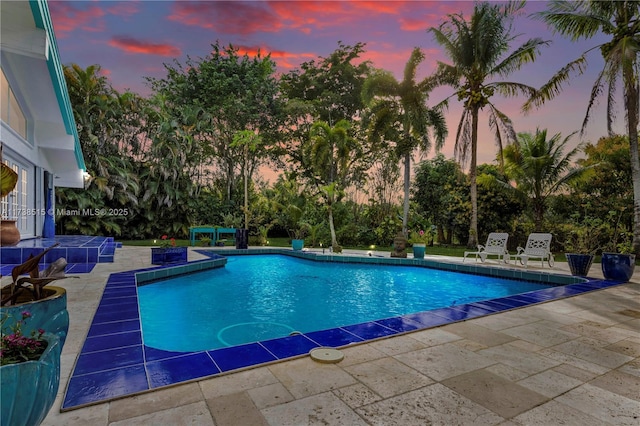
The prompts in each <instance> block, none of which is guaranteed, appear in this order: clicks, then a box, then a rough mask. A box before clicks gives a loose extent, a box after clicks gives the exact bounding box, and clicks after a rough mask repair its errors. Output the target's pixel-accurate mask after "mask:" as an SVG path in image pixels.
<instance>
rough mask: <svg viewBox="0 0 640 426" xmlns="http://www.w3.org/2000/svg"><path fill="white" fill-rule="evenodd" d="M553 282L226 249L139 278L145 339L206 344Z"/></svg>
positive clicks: (175, 347)
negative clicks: (216, 262) (225, 254)
mask: <svg viewBox="0 0 640 426" xmlns="http://www.w3.org/2000/svg"><path fill="white" fill-rule="evenodd" d="M547 287H549V286H548V285H544V284H539V283H533V282H527V281H518V280H510V279H500V278H495V277H487V276H479V275H472V274H462V273H455V272H448V271H441V270H436V269H427V268H421V267H415V266H395V265H393V266H392V265H373V264H355V263H339V264H337V263H327V262H314V261H311V260H306V259H299V258H294V257H289V256H283V255H252V256H230V257H229V260H228V262H227V265H226V267H224V268H218V269H213V270H208V271H205V272H200V273H195V274H190V275H186V276H180V277H175V278H171V279H167V280H162V281H156V282H153V283H151V284H148V285H143V286H140V287H139V288H138V297H139V304H140V317H141V322H142V333H143V338H144V343H145V345H147V346H150V347H154V348H157V349H162V350H168V351H181V352H188V351H201V350H208V349H217V348H223V347H227V346H235V345H239V344H243V343H249V342H255V341H260V340H266V339H272V338H276V337H282V336H287V335H289V334H290V333H292V332H296V331H298V332H302V333H308V332H311V331H317V330H324V329H328V328H334V327H340V326H345V325H350V324H357V323H362V322H365V321H371V320H377V319H382V318H388V317H394V316H399V315H404V314H409V313H415V312H422V311H427V310H431V309H436V308H442V307H447V306H454V305H459V304H464V303H470V302H475V301H481V300H487V299H495V298H499V297H503V296H509V295H514V294H519V293H524V292H528V291H533V290H539V289H542V288H547Z"/></svg>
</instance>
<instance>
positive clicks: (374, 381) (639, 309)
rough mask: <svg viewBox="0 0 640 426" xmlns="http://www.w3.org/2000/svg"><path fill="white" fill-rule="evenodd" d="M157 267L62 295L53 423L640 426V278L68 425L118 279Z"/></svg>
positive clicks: (211, 382) (103, 267) (121, 402)
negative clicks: (79, 364)
mask: <svg viewBox="0 0 640 426" xmlns="http://www.w3.org/2000/svg"><path fill="white" fill-rule="evenodd" d="M193 250H194V249H193V248H190V253H189V259H190V260H195V259H198V258H200V257H201V255H200V254H198V253H196V252H195V251H193ZM345 255H349V253H345ZM442 259H443V260H446V261H452V262H461V261H462V259H457V258H442ZM150 261H151V259H150V250H149V249H148V248H140V247H123V248H121V249H118V250H117V251H116V254H115V259H114V263H103V264H98V265H96V267H95V268H94V269H93V271H92V272H91V273H90V274H84V275H81V279H80V280H78V279H75V280H64V281H60V282H59V283H58V284H57V285H59V286H62V287H65V288H66V289H67V292H68V309H69V314H70V318H71V325H70V330H69V335H68V338H67V342H66V343H65V346H64V350H63V356H62V374H61V383H60V390H59V394H58V398H57V401H56V403H55V404H54V407H53V408H52V410H51V412H50V413H49V415H48V416H47V418H46V419H45V421H44V423H43V424H44V425H84V424H91V425H94V426H97V425H183V424H194V425H219V426H220V425H242V426H244V425H267V424H270V425H307V424H325V425H427V424H442V425H456V424H457V425H484V424H486V425H494V424H500V425H556V424H575V425H609V424H611V425H638V424H639V423H640V284H639V283H640V273H639V272H636V274H635V275H634V277H633V279H632V282H631V283H629V284H625V285H622V286H617V287H613V288H609V289H605V290H600V291H595V292H591V293H588V294H584V295H580V296H575V297H569V298H565V299H562V300H557V301H552V302H547V303H542V304H538V305H535V306H530V307H526V308H522V309H517V310H513V311H508V312H505V313H500V314H494V315H490V316H486V317H483V318H477V319H472V320H468V321H465V322H459V323H455V324H450V325H446V326H441V327H437V328H432V329H428V330H423V331H417V332H413V333H409V334H405V335H401V336H398V337H391V338H387V339H382V340H377V341H373V342H370V343H365V344H360V345H355V346H352V347H349V348H346V349H342V351H343V353H344V355H345V359H344V360H343V361H342V362H340V363H338V364H320V363H317V362H314V361H312V360H311V359H310V358H309V357H308V356H305V357H303V358H299V359H295V360H292V361H284V362H280V363H275V364H270V365H268V366H263V367H257V368H252V369H248V370H244V371H240V372H236V373H230V374H226V375H221V376H216V377H214V378H209V379H204V380H199V381H194V382H190V383H186V384H181V385H176V386H173V387H170V388H165V389H160V390H156V391H152V392H148V393H143V394H140V395H136V396H131V397H126V398H122V399H118V400H115V401H111V402H107V403H102V404H98V405H92V406H89V407H85V408H80V409H76V410H73V411H68V412H64V413H61V412H60V411H59V410H60V406H61V403H62V397H63V395H64V391H65V389H66V386H67V382H68V380H69V376H70V375H71V371H72V369H73V366H74V363H75V362H76V358H77V356H78V353H79V352H80V349H81V347H82V345H83V343H84V341H85V337H86V336H87V332H88V328H89V325H90V323H91V320H92V318H93V315H94V313H95V311H96V307H97V305H98V302H99V301H100V298H101V296H102V291H103V289H104V286H105V283H106V281H107V278H108V277H109V274H110V273H113V272H121V271H126V270H132V269H140V268H145V267H149V266H150V263H151V262H150ZM489 264H490V265H491V266H497V265H498V263H496V262H491V263H489ZM509 267H511V268H517V267H515V266H513V265H511V266H509ZM599 267H600V265H599V264H595V265H593V267H592V269H591V274H590V276H593V277H596V278H597V277H600V278H601V272H600V270H599ZM529 270H539V267H538V268H536V267H535V265H534V266H533V267H532V266H530V267H529ZM548 270H549V269H548V268H546V269H545V271H548ZM553 272H557V273H568V268H567V266H566V264H563V263H556V265H555V266H554V268H553Z"/></svg>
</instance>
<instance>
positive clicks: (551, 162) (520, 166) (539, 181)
mask: <svg viewBox="0 0 640 426" xmlns="http://www.w3.org/2000/svg"><path fill="white" fill-rule="evenodd" d="M573 135H575V132H574V133H572V134H570V135H569V136H567V137H566V138H564V139H561V137H562V136H561V135H560V133H557V134H555V135H553V136H552V137H551V138H549V139H547V130H546V129H545V130H538V129H536V133H535V134H531V133H519V134H518V140H517V143H515V144H512V145H509V146H507V147H505V149H504V159H505V173H506V175H507V176H508V177H509V178H510V179H513V180H514V181H515V182H516V185H517V189H518V191H521V192H523V193H524V194H525V195H526V196H527V197H529V199H530V200H531V203H532V207H533V218H534V222H535V226H536V231H542V221H543V218H544V213H545V210H546V205H547V199H548V198H549V197H550V196H552V195H554V194H556V193H557V192H558V191H559V190H560V189H562V188H563V187H565V186H566V185H569V184H570V183H571V182H573V181H575V180H577V179H579V178H580V177H581V176H582V175H583V174H584V172H585V171H586V170H587V169H588V168H585V167H573V166H572V164H573V160H574V158H575V157H576V155H578V154H579V153H580V152H581V151H582V148H583V145H582V144H580V145H578V146H577V147H575V148H574V149H572V150H570V151H569V152H567V153H566V154H565V153H564V150H565V149H566V148H567V144H568V143H569V140H570V139H571V137H572V136H573Z"/></svg>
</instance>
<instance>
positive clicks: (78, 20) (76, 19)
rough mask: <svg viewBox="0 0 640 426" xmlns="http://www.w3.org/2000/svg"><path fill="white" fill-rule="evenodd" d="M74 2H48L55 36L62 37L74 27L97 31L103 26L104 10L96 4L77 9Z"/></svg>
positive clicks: (73, 29)
mask: <svg viewBox="0 0 640 426" xmlns="http://www.w3.org/2000/svg"><path fill="white" fill-rule="evenodd" d="M76 4H81V3H74V2H57V1H55V2H50V3H49V9H50V12H51V19H52V21H53V22H54V23H55V25H54V26H55V30H56V37H60V38H64V37H66V36H67V35H69V33H71V32H73V31H75V30H76V29H82V30H85V31H97V30H99V29H100V28H103V24H102V22H101V19H102V18H103V17H104V16H105V14H106V12H105V11H104V10H103V9H101V8H100V7H98V6H91V7H89V8H87V9H77V8H75V7H74V6H75V5H76Z"/></svg>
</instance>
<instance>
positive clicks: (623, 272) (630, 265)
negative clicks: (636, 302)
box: [601, 227, 636, 282]
mask: <svg viewBox="0 0 640 426" xmlns="http://www.w3.org/2000/svg"><path fill="white" fill-rule="evenodd" d="M631 237H632V234H631V233H630V232H620V233H618V232H617V227H616V232H615V234H614V238H613V239H612V243H611V245H610V246H609V248H610V250H611V251H605V252H603V253H602V260H601V266H602V274H603V275H604V278H605V279H607V280H612V281H623V282H627V281H629V280H630V279H631V276H632V275H633V272H634V270H635V267H636V255H635V254H633V253H632V250H633V246H632V244H631ZM620 239H622V241H619V240H620ZM613 250H616V252H613Z"/></svg>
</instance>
